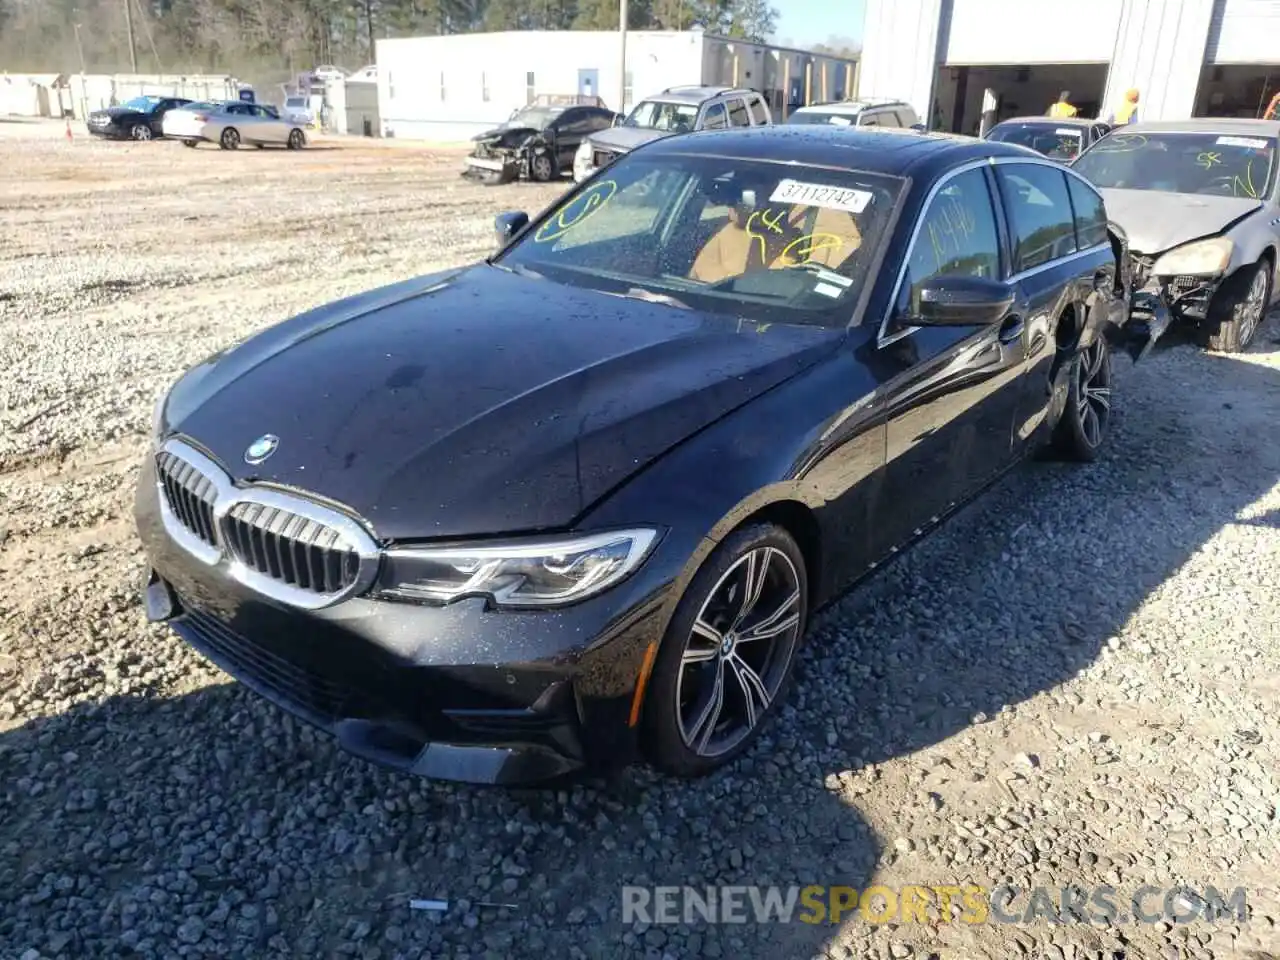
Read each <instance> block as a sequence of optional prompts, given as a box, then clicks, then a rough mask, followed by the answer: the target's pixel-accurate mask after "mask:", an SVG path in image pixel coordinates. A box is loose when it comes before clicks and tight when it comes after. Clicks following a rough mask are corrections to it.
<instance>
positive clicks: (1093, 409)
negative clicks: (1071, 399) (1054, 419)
mask: <svg viewBox="0 0 1280 960" xmlns="http://www.w3.org/2000/svg"><path fill="white" fill-rule="evenodd" d="M1076 377H1077V378H1078V379H1077V381H1076V405H1077V407H1076V409H1077V413H1078V414H1079V417H1080V432H1081V433H1082V434H1083V435H1084V441H1085V443H1087V444H1089V446H1091V447H1097V446H1098V445H1100V444H1101V443H1102V439H1103V437H1104V436H1106V432H1107V420H1108V419H1109V417H1110V416H1111V365H1110V364H1109V363H1107V345H1106V343H1105V341H1103V340H1102V338H1098V339H1097V340H1095V341H1094V342H1093V343H1091V344H1089V346H1087V347H1085V349H1084V350H1083V351H1082V352H1081V354H1080V360H1079V362H1078V364H1077V367H1076Z"/></svg>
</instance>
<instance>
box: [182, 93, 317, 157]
mask: <svg viewBox="0 0 1280 960" xmlns="http://www.w3.org/2000/svg"><path fill="white" fill-rule="evenodd" d="M302 128H303V125H302V124H300V123H296V122H294V121H292V120H288V119H285V118H282V117H281V116H280V114H278V113H277V112H276V109H275V107H266V106H263V105H262V104H260V103H241V102H239V101H236V100H231V101H227V102H225V103H190V104H187V105H186V106H185V107H183V108H182V109H180V110H170V111H169V112H168V113H166V114H165V115H164V120H163V130H164V135H165V136H166V137H167V138H169V139H170V140H181V141H182V142H183V143H184V144H186V145H187V146H188V147H194V146H197V145H199V144H200V143H202V142H204V143H216V144H217V145H218V146H220V147H221V148H222V149H223V150H234V149H236V147H238V146H240V144H242V143H251V144H253V145H254V146H255V147H259V148H261V147H265V146H266V145H267V144H274V145H276V146H281V147H288V148H289V149H290V150H301V149H302V148H303V147H304V146H306V143H307V135H306V132H305V131H304V130H303V129H302Z"/></svg>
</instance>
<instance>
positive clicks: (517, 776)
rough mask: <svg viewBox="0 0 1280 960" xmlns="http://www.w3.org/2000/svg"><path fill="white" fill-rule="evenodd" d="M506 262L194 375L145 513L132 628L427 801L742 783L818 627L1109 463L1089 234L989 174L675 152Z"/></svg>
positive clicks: (916, 157)
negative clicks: (673, 779)
mask: <svg viewBox="0 0 1280 960" xmlns="http://www.w3.org/2000/svg"><path fill="white" fill-rule="evenodd" d="M495 228H496V229H495V232H496V234H497V239H498V242H499V244H500V245H501V246H500V249H499V250H497V251H496V252H495V254H494V255H493V256H491V257H489V258H487V259H485V260H484V261H480V262H477V263H474V264H471V265H468V266H462V267H455V268H451V269H448V270H445V271H443V272H440V273H435V274H432V275H428V276H422V277H418V278H416V279H412V280H405V281H401V282H399V283H397V284H395V285H393V286H390V287H385V288H383V289H380V290H371V291H368V292H365V293H361V294H358V295H356V296H354V297H351V298H348V299H346V300H344V301H340V302H336V303H331V304H328V305H325V306H321V307H318V308H316V309H314V310H311V311H309V312H307V313H305V314H302V315H300V316H297V317H295V318H293V319H291V320H286V321H285V322H283V323H281V324H279V325H277V326H275V327H272V328H270V329H266V330H263V331H262V332H260V333H258V334H257V335H256V336H255V337H253V338H251V339H249V340H247V341H244V342H241V343H239V344H238V345H236V346H234V347H231V348H230V349H228V350H226V351H224V352H222V353H219V354H217V355H215V356H213V357H211V358H209V359H208V360H206V361H204V362H203V363H200V364H198V365H197V366H195V367H193V368H192V369H191V370H189V371H188V372H187V373H186V374H185V375H184V376H183V377H182V378H181V379H180V380H178V382H177V383H176V384H175V385H174V386H173V387H172V389H171V390H170V391H169V392H168V394H167V395H166V396H164V397H163V398H161V399H160V401H159V403H158V405H157V407H156V410H155V415H154V418H153V421H152V430H151V449H150V451H149V452H148V453H147V455H146V456H145V458H144V460H143V463H142V472H141V475H140V478H139V481H138V489H137V501H136V517H137V524H138V530H139V533H140V535H141V539H142V543H143V545H144V547H145V550H146V554H147V570H146V574H145V580H144V584H145V587H144V592H145V606H146V611H147V615H148V617H149V618H150V619H151V620H153V621H157V622H163V623H166V624H167V625H169V626H170V627H171V628H172V629H173V630H175V631H176V632H177V633H178V634H179V635H180V636H181V637H183V638H184V639H185V640H186V641H187V642H188V643H190V644H191V645H192V646H193V647H194V648H195V649H197V650H199V651H201V652H203V653H204V654H205V655H206V656H207V657H208V658H209V659H210V660H212V661H213V662H214V663H216V664H218V665H219V666H221V667H222V668H224V669H225V670H227V671H228V672H230V673H231V674H233V675H234V676H235V677H237V678H238V679H239V680H240V681H241V682H242V683H243V684H244V685H245V686H246V687H248V688H249V689H251V690H253V691H255V692H257V693H258V694H260V695H262V696H264V697H266V698H267V699H269V700H271V701H273V702H274V703H276V704H277V705H279V706H280V707H282V708H284V709H285V710H288V711H290V712H292V713H293V714H294V715H296V716H297V717H299V718H300V719H302V720H303V721H305V722H308V723H310V724H312V725H314V726H315V727H317V728H318V729H320V730H322V731H324V732H326V733H328V734H330V735H331V736H333V737H334V738H336V740H337V742H338V744H339V745H340V746H341V747H342V748H344V749H346V750H348V751H350V752H351V753H353V754H355V755H357V756H360V757H363V758H365V759H367V760H370V761H373V762H377V763H381V764H384V765H386V766H388V767H390V768H392V769H395V770H400V771H403V772H405V773H412V774H417V775H422V776H427V777H436V778H443V779H454V780H465V781H472V782H482V783H499V784H520V783H534V782H546V781H549V780H556V779H558V778H560V777H562V776H564V775H566V774H568V773H572V772H576V771H581V770H591V769H596V770H599V769H603V768H610V767H617V766H619V765H622V764H625V763H627V762H629V761H631V760H633V759H638V758H640V757H644V758H647V759H648V760H649V761H651V762H652V763H653V764H654V765H656V766H657V767H658V768H660V769H661V770H663V771H666V772H667V773H669V774H673V775H677V776H697V775H702V774H707V773H710V772H712V771H713V770H715V769H717V768H720V767H722V766H724V765H725V764H727V763H730V762H731V761H732V760H733V759H734V758H735V757H737V756H739V755H740V754H742V753H743V751H745V750H747V749H749V748H750V747H751V745H752V744H753V742H756V741H757V739H758V737H759V735H760V733H761V731H762V730H764V729H766V728H767V726H768V724H769V722H770V719H771V718H772V717H773V716H774V715H776V714H777V713H778V712H779V711H780V710H781V709H783V707H784V704H785V703H786V701H787V694H788V688H789V687H790V685H791V680H792V674H793V671H794V668H795V665H796V663H797V661H798V660H799V659H800V654H801V650H802V649H803V645H804V643H805V640H806V631H807V628H808V626H809V622H810V617H811V614H812V612H813V611H815V610H818V609H819V608H821V607H822V606H823V605H824V604H825V603H827V602H828V601H829V600H831V599H833V598H835V597H837V596H839V595H840V594H841V593H843V592H844V591H846V590H847V589H849V588H850V586H852V585H853V584H854V583H855V582H857V581H858V580H859V579H861V578H862V577H864V576H866V575H869V574H870V573H872V572H873V571H875V570H877V569H879V568H880V567H881V566H883V565H884V564H885V563H887V562H888V561H890V560H891V559H892V558H893V557H894V556H896V555H897V554H898V553H899V551H900V550H902V549H903V548H905V547H907V546H908V545H909V544H910V543H912V542H913V541H915V540H916V539H917V538H918V537H919V536H921V535H923V534H924V533H926V532H927V531H928V530H930V529H932V528H933V527H935V526H936V525H937V524H938V523H940V522H944V520H945V518H946V517H948V516H949V515H950V514H952V513H953V512H954V511H955V510H956V509H957V508H958V507H959V506H960V505H962V504H963V503H965V502H966V501H968V500H970V499H972V498H974V497H976V496H978V495H979V494H980V493H981V491H982V490H984V489H985V488H987V487H988V486H989V485H990V484H991V482H992V481H993V480H994V479H995V478H996V477H998V476H1000V474H1002V473H1003V472H1004V471H1006V470H1007V469H1010V468H1012V467H1013V466H1014V465H1015V464H1016V463H1017V462H1018V461H1019V460H1020V459H1022V458H1023V457H1025V456H1027V455H1029V454H1031V453H1033V452H1034V451H1037V450H1039V449H1041V448H1045V447H1048V448H1050V449H1052V450H1053V451H1054V452H1055V453H1056V454H1057V455H1058V456H1060V457H1062V458H1065V459H1067V460H1075V461H1091V460H1094V459H1095V458H1096V457H1097V456H1098V453H1099V451H1100V450H1101V449H1102V448H1103V447H1104V445H1105V443H1106V440H1107V434H1108V426H1109V423H1110V411H1111V408H1112V396H1113V391H1114V389H1115V387H1116V384H1113V382H1112V377H1111V371H1112V357H1113V351H1112V347H1113V345H1115V346H1118V347H1122V348H1123V346H1125V345H1129V346H1136V347H1138V350H1139V352H1140V350H1141V349H1142V347H1141V346H1140V345H1139V344H1137V343H1130V342H1129V341H1130V337H1129V329H1130V327H1131V326H1132V324H1131V322H1130V316H1131V315H1130V312H1129V310H1128V297H1127V293H1128V290H1127V282H1126V277H1125V272H1126V270H1125V267H1126V263H1127V253H1126V249H1125V245H1124V240H1123V237H1122V235H1121V234H1119V233H1117V232H1113V231H1111V230H1110V229H1109V226H1108V222H1107V213H1106V209H1105V206H1104V204H1103V201H1102V198H1101V197H1100V196H1099V195H1098V193H1097V191H1096V190H1094V188H1093V187H1091V186H1090V185H1089V184H1088V183H1086V182H1085V181H1084V180H1083V179H1082V178H1081V177H1079V176H1078V175H1076V174H1075V173H1073V172H1072V171H1071V170H1069V169H1067V168H1066V167H1064V166H1061V165H1059V164H1054V163H1051V162H1050V161H1048V160H1046V159H1044V158H1042V157H1037V156H1035V155H1033V154H1031V153H1029V152H1028V151H1025V150H1023V149H1022V148H1019V147H1013V146H1009V145H1006V144H1000V143H992V142H989V141H980V140H972V139H968V138H960V137H951V136H940V135H930V134H921V135H919V136H906V135H903V134H901V133H882V132H870V131H863V130H858V129H852V130H850V129H842V128H838V127H832V126H813V127H809V128H805V129H799V130H797V129H794V128H792V129H783V128H780V127H778V128H774V127H764V128H753V129H739V130H722V131H718V132H704V133H694V134H690V135H689V136H683V137H669V138H666V139H663V140H660V141H658V142H655V143H650V144H646V145H645V146H642V147H640V148H638V149H636V150H634V151H631V152H630V153H628V154H627V155H626V156H624V157H622V158H620V159H619V160H618V161H617V162H616V163H615V164H613V165H612V166H611V167H610V169H609V175H608V176H607V177H595V178H593V179H592V180H590V181H589V182H588V183H586V184H584V185H582V186H580V187H577V188H572V189H570V190H568V191H567V192H566V194H565V195H564V196H563V197H561V198H560V199H558V200H557V201H556V202H554V203H552V204H551V205H550V206H549V207H548V208H547V209H546V210H545V211H544V212H542V213H540V214H537V215H534V216H532V217H531V216H529V215H528V214H527V213H521V212H516V211H511V212H508V213H504V214H502V215H500V216H499V217H498V218H497V219H496V222H495ZM430 257H431V254H430V253H429V252H425V253H424V258H425V259H429V258H430ZM460 318H465V319H464V320H460ZM1045 495H1046V496H1051V495H1052V491H1051V490H1046V491H1045ZM957 559H958V560H959V562H961V563H963V560H964V558H963V557H958V558H957ZM820 639H821V638H819V637H813V638H810V640H811V642H813V641H817V642H820ZM819 660H820V658H812V659H811V660H810V664H811V666H812V665H813V664H814V663H817V662H819ZM811 683H812V681H811ZM819 690H820V682H819V683H817V684H814V685H812V686H811V688H810V691H809V694H810V696H813V695H815V691H819ZM871 719H872V720H873V721H874V718H873V717H872V718H871ZM261 726H262V727H264V728H268V729H269V727H270V724H269V723H268V722H267V721H265V720H264V721H263V723H262V724H261ZM229 735H230V734H229ZM265 735H269V734H265ZM290 742H292V741H290ZM285 749H287V748H285ZM286 762H287V761H286Z"/></svg>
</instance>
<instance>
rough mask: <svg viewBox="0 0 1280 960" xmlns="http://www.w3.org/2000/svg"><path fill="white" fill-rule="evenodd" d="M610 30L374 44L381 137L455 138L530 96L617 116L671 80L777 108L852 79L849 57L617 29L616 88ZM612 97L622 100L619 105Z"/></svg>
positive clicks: (847, 85) (829, 95) (846, 86)
mask: <svg viewBox="0 0 1280 960" xmlns="http://www.w3.org/2000/svg"><path fill="white" fill-rule="evenodd" d="M620 56H621V43H620V38H619V34H618V33H617V32H615V31H581V30H574V31H550V30H547V31H509V32H502V33H472V34H455V35H451V36H439V37H412V38H408V39H403V40H379V41H378V42H377V60H378V69H377V74H378V108H379V114H380V117H381V123H382V130H383V134H384V135H385V136H392V137H401V138H410V139H423V140H465V139H468V138H469V137H471V136H472V135H473V134H476V133H479V132H481V131H483V130H487V129H489V128H491V127H493V126H494V125H495V124H498V123H501V122H502V121H504V120H506V119H507V117H509V116H510V115H511V112H512V111H513V110H515V109H517V108H518V107H522V106H524V105H525V104H527V103H529V102H530V101H532V100H533V98H534V97H535V96H537V95H538V94H557V95H564V94H583V95H587V96H599V97H601V98H603V100H604V102H605V104H606V105H607V106H608V107H610V108H611V109H613V110H619V111H622V112H625V111H626V110H627V109H628V108H630V107H631V106H634V105H635V104H636V103H637V102H639V101H640V100H642V99H644V98H645V97H647V96H650V95H652V94H655V93H658V92H660V91H662V90H664V89H666V88H667V87H672V86H676V85H678V84H699V83H706V84H725V85H731V86H743V87H750V88H752V89H755V90H759V91H761V92H763V93H765V94H766V95H767V96H768V97H769V101H770V105H771V106H772V107H773V108H774V111H775V113H777V112H779V111H781V110H782V109H783V107H784V106H785V105H786V104H791V105H793V106H794V105H797V104H804V103H809V102H816V101H819V100H834V99H839V98H841V97H844V96H846V95H848V94H850V93H851V92H852V91H853V89H854V85H855V83H856V75H855V74H856V71H855V64H854V63H853V61H846V60H837V59H834V58H831V57H823V56H818V55H815V54H811V53H806V52H804V51H799V50H789V49H785V48H782V47H772V46H766V45H763V44H755V43H748V42H745V41H740V40H727V39H724V38H722V37H715V36H712V35H710V34H704V33H702V32H700V31H660V30H633V31H628V32H627V69H626V85H625V86H626V89H625V92H623V91H621V89H620V88H621V87H622V83H621V81H622V77H620V76H619V72H620V71H619V62H620ZM619 99H621V100H622V102H621V103H619Z"/></svg>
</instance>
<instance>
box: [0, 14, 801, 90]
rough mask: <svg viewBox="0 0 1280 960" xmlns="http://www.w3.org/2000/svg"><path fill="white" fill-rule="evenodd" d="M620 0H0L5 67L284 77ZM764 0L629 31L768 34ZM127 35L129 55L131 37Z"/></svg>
mask: <svg viewBox="0 0 1280 960" xmlns="http://www.w3.org/2000/svg"><path fill="white" fill-rule="evenodd" d="M618 16H619V2H618V0H0V69H3V70H7V71H9V72H42V73H67V72H74V71H78V70H81V69H84V70H85V71H87V72H90V73H95V72H111V73H114V72H122V71H129V70H130V68H131V62H132V61H133V60H136V62H137V68H138V71H139V72H141V73H160V72H163V73H197V72H199V73H231V74H235V75H237V76H240V77H242V78H245V79H248V78H250V77H253V76H255V75H257V76H265V75H266V74H268V73H278V74H279V75H280V77H281V78H283V77H286V76H288V75H291V74H293V73H297V72H299V71H302V70H306V69H309V68H311V67H313V66H316V65H319V64H337V65H339V66H343V67H345V68H347V69H356V68H358V67H360V66H363V65H364V64H368V63H373V62H374V55H373V46H374V42H375V41H376V40H377V39H380V38H384V37H403V36H422V35H426V34H451V33H470V32H475V31H482V30H616V29H617V28H618ZM777 18H778V13H777V11H776V10H775V9H774V8H773V6H772V5H771V4H770V2H769V0H629V2H628V16H627V20H628V26H629V27H630V28H631V29H637V30H640V29H662V30H682V29H683V30H687V29H690V28H692V27H695V26H700V27H702V28H703V29H705V30H707V31H708V32H711V33H717V34H722V35H727V36H732V37H740V38H743V39H750V40H767V39H768V38H769V37H770V36H771V35H772V34H773V32H774V30H775V28H776V25H777ZM130 33H132V36H133V53H132V56H131V53H130V49H129V48H130V43H129V36H130Z"/></svg>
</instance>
